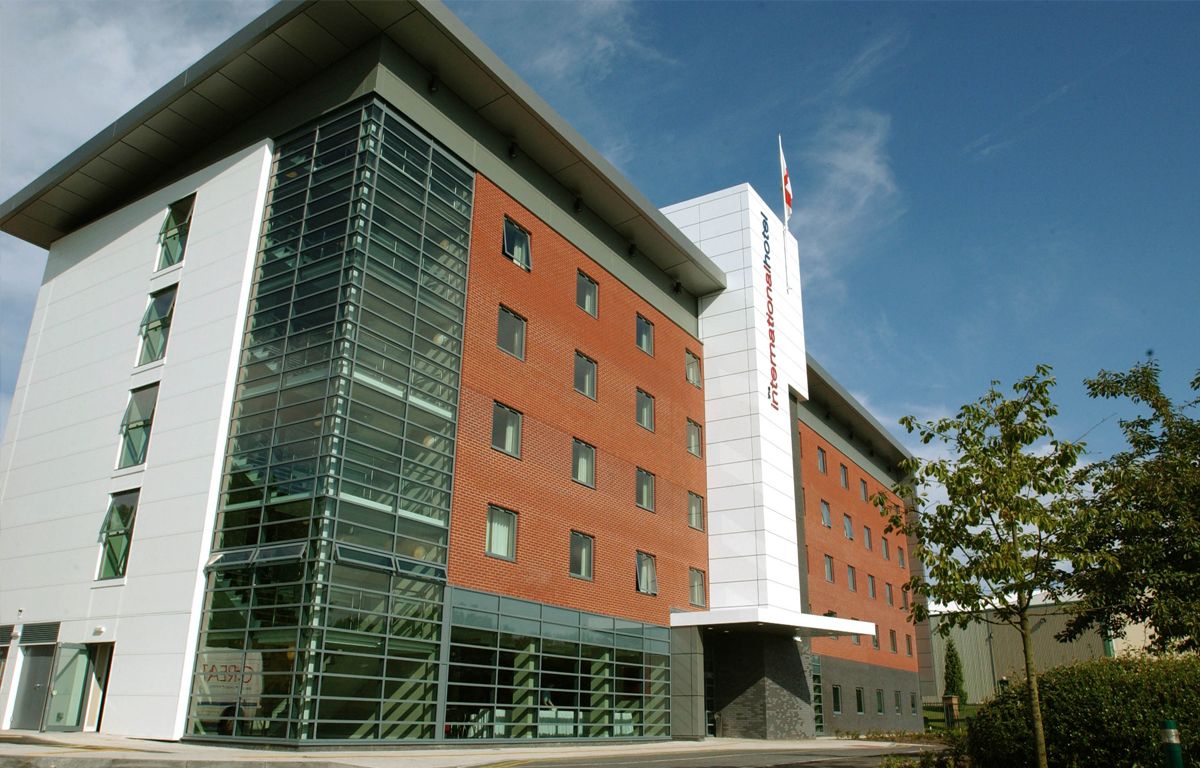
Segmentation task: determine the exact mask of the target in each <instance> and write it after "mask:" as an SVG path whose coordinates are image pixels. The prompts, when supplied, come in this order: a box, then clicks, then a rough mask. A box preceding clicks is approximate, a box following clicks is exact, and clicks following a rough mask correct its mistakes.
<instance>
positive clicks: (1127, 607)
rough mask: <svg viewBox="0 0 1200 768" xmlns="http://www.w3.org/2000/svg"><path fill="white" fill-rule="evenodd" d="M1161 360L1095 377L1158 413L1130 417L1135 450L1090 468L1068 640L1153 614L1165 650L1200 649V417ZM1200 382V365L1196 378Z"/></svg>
mask: <svg viewBox="0 0 1200 768" xmlns="http://www.w3.org/2000/svg"><path fill="white" fill-rule="evenodd" d="M1158 374H1159V368H1158V364H1157V363H1156V362H1154V361H1153V360H1151V361H1148V362H1146V363H1141V364H1138V365H1135V366H1134V367H1133V368H1131V369H1130V370H1129V371H1128V372H1126V373H1110V372H1108V371H1100V373H1099V375H1098V376H1096V378H1094V379H1090V380H1088V381H1085V382H1084V383H1085V385H1086V386H1087V390H1088V394H1089V395H1090V396H1092V397H1095V398H1106V399H1113V398H1128V399H1129V400H1131V401H1132V402H1133V403H1135V404H1137V405H1141V406H1145V407H1148V408H1149V414H1148V415H1143V416H1138V417H1136V418H1133V419H1128V420H1121V422H1120V425H1121V430H1122V431H1123V432H1124V433H1125V439H1126V441H1127V442H1128V444H1129V448H1128V450H1126V451H1122V452H1121V453H1117V454H1115V455H1114V456H1112V457H1111V458H1109V459H1108V460H1106V461H1101V462H1097V463H1096V464H1093V465H1091V466H1089V467H1087V468H1085V469H1084V470H1082V471H1081V474H1082V475H1083V477H1084V478H1085V480H1086V481H1087V483H1088V484H1089V485H1090V492H1089V493H1088V494H1087V495H1085V496H1082V497H1081V498H1080V501H1079V505H1078V516H1077V519H1076V526H1075V536H1076V545H1075V547H1074V551H1073V552H1072V553H1071V557H1070V560H1071V565H1072V572H1071V574H1070V575H1069V576H1068V577H1067V580H1066V585H1067V587H1068V588H1069V589H1070V590H1071V591H1072V592H1075V593H1077V594H1078V595H1079V596H1080V601H1079V602H1078V603H1077V604H1076V605H1073V606H1072V607H1071V608H1070V609H1069V610H1070V611H1071V613H1072V614H1073V616H1072V619H1071V621H1070V623H1069V624H1068V626H1067V629H1066V630H1065V631H1064V632H1063V633H1062V637H1063V638H1065V639H1074V638H1076V637H1078V636H1079V635H1080V634H1082V633H1083V632H1084V631H1085V630H1087V629H1088V628H1090V627H1097V628H1099V629H1100V630H1101V631H1102V632H1105V633H1107V634H1109V635H1116V636H1118V637H1121V636H1124V628H1125V626H1127V625H1128V624H1131V623H1132V624H1136V623H1140V622H1148V623H1149V624H1150V625H1151V626H1152V627H1153V629H1154V635H1153V640H1152V645H1153V648H1154V649H1155V650H1158V651H1195V650H1200V607H1197V606H1200V421H1197V420H1196V419H1194V418H1191V417H1189V416H1188V414H1187V411H1188V410H1189V409H1192V408H1194V407H1195V406H1196V404H1197V403H1200V398H1196V399H1193V400H1191V401H1189V402H1186V403H1183V404H1182V405H1175V404H1173V403H1172V402H1171V400H1170V399H1169V398H1168V397H1167V396H1166V395H1164V394H1163V392H1162V388H1161V387H1160V386H1159V383H1158ZM1191 386H1192V390H1193V391H1195V390H1198V389H1200V371H1198V372H1197V375H1196V378H1195V379H1194V380H1193V381H1192V384H1191Z"/></svg>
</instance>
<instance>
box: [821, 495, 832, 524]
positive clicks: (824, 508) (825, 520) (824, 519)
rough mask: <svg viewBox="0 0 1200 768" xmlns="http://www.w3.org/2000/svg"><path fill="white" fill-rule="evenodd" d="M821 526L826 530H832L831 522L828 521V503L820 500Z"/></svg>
mask: <svg viewBox="0 0 1200 768" xmlns="http://www.w3.org/2000/svg"><path fill="white" fill-rule="evenodd" d="M821 525H823V526H825V527H826V528H832V527H833V522H832V521H831V520H830V519H829V502H828V501H825V500H824V499H822V500H821Z"/></svg>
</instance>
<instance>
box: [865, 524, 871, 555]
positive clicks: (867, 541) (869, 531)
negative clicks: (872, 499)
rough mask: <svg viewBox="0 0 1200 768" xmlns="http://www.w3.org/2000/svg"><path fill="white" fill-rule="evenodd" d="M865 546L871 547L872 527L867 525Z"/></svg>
mask: <svg viewBox="0 0 1200 768" xmlns="http://www.w3.org/2000/svg"><path fill="white" fill-rule="evenodd" d="M863 546H865V547H866V548H867V549H870V548H871V529H870V528H868V527H867V526H865V525H864V526H863Z"/></svg>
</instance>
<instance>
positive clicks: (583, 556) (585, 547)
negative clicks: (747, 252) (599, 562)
mask: <svg viewBox="0 0 1200 768" xmlns="http://www.w3.org/2000/svg"><path fill="white" fill-rule="evenodd" d="M593 544H594V541H593V540H592V537H591V536H588V535H587V534H586V533H579V532H578V531H571V575H572V576H574V577H576V578H579V579H588V580H589V581H590V580H591V578H592V546H593Z"/></svg>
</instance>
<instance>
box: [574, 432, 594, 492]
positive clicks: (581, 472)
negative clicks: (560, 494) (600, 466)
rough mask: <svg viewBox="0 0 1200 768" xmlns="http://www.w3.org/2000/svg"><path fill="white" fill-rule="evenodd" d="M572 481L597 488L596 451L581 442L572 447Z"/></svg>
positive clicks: (575, 442)
mask: <svg viewBox="0 0 1200 768" xmlns="http://www.w3.org/2000/svg"><path fill="white" fill-rule="evenodd" d="M571 479H572V480H574V481H575V482H577V483H583V484H584V485H586V486H589V487H591V488H595V487H596V449H595V448H593V447H592V446H590V445H588V444H587V443H585V442H583V441H581V440H575V441H574V442H573V444H572V446H571Z"/></svg>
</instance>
